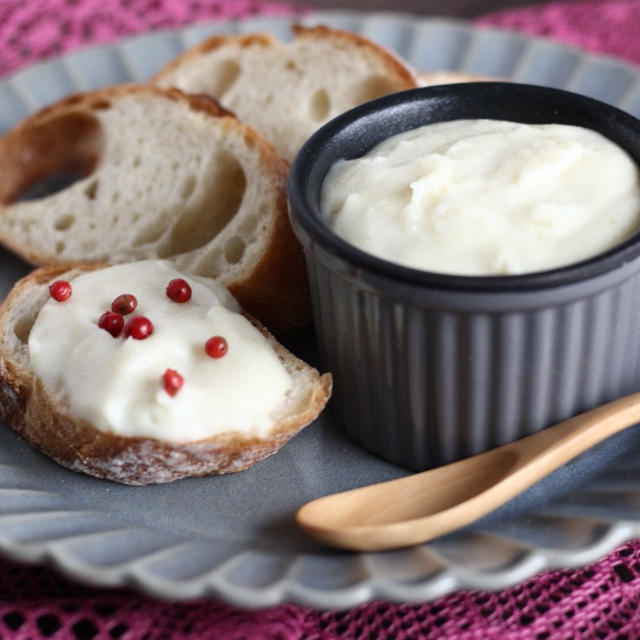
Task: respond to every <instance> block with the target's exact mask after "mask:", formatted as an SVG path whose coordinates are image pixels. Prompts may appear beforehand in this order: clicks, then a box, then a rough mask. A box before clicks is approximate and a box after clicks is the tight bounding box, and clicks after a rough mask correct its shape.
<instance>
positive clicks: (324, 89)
mask: <svg viewBox="0 0 640 640" xmlns="http://www.w3.org/2000/svg"><path fill="white" fill-rule="evenodd" d="M293 32H294V36H295V37H294V40H293V41H292V42H291V43H289V44H284V43H282V42H280V41H279V40H277V39H276V38H275V37H273V36H271V35H268V34H263V33H252V34H246V35H238V36H214V37H212V38H210V39H209V40H206V41H205V42H203V43H202V44H200V45H198V46H196V47H195V48H193V49H191V50H189V51H187V52H185V53H183V54H182V55H181V56H179V57H178V58H177V59H176V60H174V61H173V62H171V63H170V64H169V65H168V66H166V67H165V68H164V69H162V70H161V71H160V72H159V73H157V74H156V75H155V76H154V78H153V79H152V82H155V84H157V85H158V86H161V87H178V88H179V89H182V90H183V91H188V92H191V93H204V94H207V95H210V96H212V97H214V98H216V100H220V102H221V103H222V104H223V105H224V106H225V107H227V108H229V109H231V110H232V111H233V112H234V113H236V114H237V115H238V117H239V118H240V119H241V120H242V121H243V122H246V123H248V124H250V125H251V126H252V127H254V128H255V129H256V130H257V131H259V132H260V133H261V134H262V135H263V136H264V137H265V138H267V140H270V141H271V142H272V143H273V144H274V145H275V147H276V149H277V150H278V151H279V153H280V154H281V155H282V156H283V157H284V158H286V159H287V160H289V161H291V160H292V159H293V157H294V156H295V154H296V152H297V151H298V149H299V148H300V146H301V145H302V143H303V142H304V141H305V140H306V139H307V138H308V137H309V136H310V135H311V134H312V133H313V132H314V131H315V130H316V129H317V128H319V127H320V126H321V125H322V124H324V123H325V122H327V121H328V120H330V119H331V118H333V117H335V116H337V115H338V114H340V113H342V112H343V111H346V110H347V109H350V108H352V107H355V106H356V105H358V104H361V103H362V102H367V101H368V100H372V99H373V98H377V97H379V96H382V95H385V94H387V93H392V92H394V91H401V90H403V89H412V88H414V87H416V86H418V83H417V80H416V78H415V76H414V74H413V72H412V71H411V70H410V69H409V68H408V67H407V66H405V64H403V63H402V62H400V61H399V60H398V59H397V58H396V57H395V56H393V55H392V54H391V53H390V52H388V51H387V50H386V49H384V48H382V47H380V46H379V45H377V44H375V43H373V42H371V41H370V40H367V39H366V38H363V37H361V36H359V35H356V34H354V33H348V32H346V31H338V30H334V29H329V28H327V27H324V26H317V27H314V28H305V27H301V26H295V27H293Z"/></svg>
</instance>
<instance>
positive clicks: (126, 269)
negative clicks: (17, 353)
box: [29, 261, 292, 442]
mask: <svg viewBox="0 0 640 640" xmlns="http://www.w3.org/2000/svg"><path fill="white" fill-rule="evenodd" d="M174 278H184V279H185V280H186V281H187V282H188V283H189V284H190V285H191V288H192V296H191V300H190V301H189V302H186V303H176V302H173V301H172V300H170V299H169V298H168V297H167V295H166V293H165V289H166V286H167V284H168V283H169V281H170V280H172V279H174ZM71 284H72V286H73V294H72V296H71V298H70V299H69V300H67V301H66V302H62V303H60V302H56V301H54V300H52V299H50V300H49V301H48V302H47V303H46V304H45V305H44V306H43V307H42V309H41V311H40V313H39V314H38V317H37V319H36V322H35V324H34V326H33V329H32V331H31V334H30V336H29V354H30V358H31V365H32V367H33V370H34V372H35V374H36V375H37V376H38V377H40V378H41V379H42V381H43V382H44V383H45V384H46V385H47V386H48V387H49V388H50V389H52V390H53V392H54V393H55V394H56V397H57V398H58V399H59V400H60V401H61V402H62V403H64V404H65V405H66V406H68V407H69V412H70V413H71V415H73V416H74V417H76V418H79V419H82V420H86V421H87V422H89V423H90V424H92V425H93V426H95V427H96V428H98V429H100V430H102V431H106V432H110V433H114V434H119V435H124V436H139V437H147V438H155V439H159V440H166V441H171V442H189V441H194V440H200V439H203V438H208V437H210V436H212V435H215V434H218V433H222V432H227V431H242V432H244V433H250V434H253V435H258V436H259V435H261V434H263V433H264V432H265V431H266V430H268V429H269V428H270V427H271V426H273V424H274V418H273V415H272V414H273V411H274V409H276V407H278V405H280V404H281V403H282V402H283V401H284V398H285V395H286V393H287V390H288V389H289V388H290V387H291V384H292V380H291V376H290V375H289V374H288V372H287V371H286V369H285V367H284V365H283V364H282V362H281V361H280V359H279V358H278V357H277V355H276V354H275V352H274V350H273V348H272V347H271V345H270V344H269V342H268V341H267V339H266V338H265V337H264V336H263V335H262V334H261V333H260V332H259V331H258V330H257V329H256V328H255V327H254V326H253V325H252V324H251V323H250V322H249V321H248V320H247V319H246V318H245V317H244V316H242V315H241V314H240V313H238V312H239V311H240V309H239V306H238V304H237V302H236V301H235V299H234V298H233V297H232V296H231V294H230V293H229V292H228V291H227V290H226V289H225V288H224V287H223V286H222V285H220V284H218V283H216V282H215V281H213V280H209V279H204V278H197V277H194V276H186V275H181V274H180V273H178V272H176V271H175V270H174V269H173V268H172V267H171V266H170V265H169V264H168V263H166V262H158V261H147V262H139V263H134V264H126V265H120V266H114V267H110V268H107V269H101V270H98V271H92V272H90V273H86V274H84V275H80V276H78V277H76V278H74V279H73V280H72V281H71ZM123 293H130V294H133V295H134V296H135V297H136V298H137V300H138V307H137V309H136V310H135V312H134V313H133V314H132V315H143V316H145V317H147V318H149V319H150V320H151V322H152V324H153V326H154V331H153V333H152V335H151V336H149V337H148V338H146V339H144V340H136V339H133V338H127V339H124V337H122V336H120V337H118V338H113V337H112V336H111V335H110V334H109V333H108V332H107V331H106V330H103V329H100V328H99V327H98V325H97V323H98V319H99V318H100V316H101V315H102V313H103V312H104V311H105V310H107V309H109V308H110V305H111V302H112V301H113V300H114V299H115V298H116V296H118V295H120V294H123ZM126 317H128V316H126ZM126 317H125V318H126ZM215 335H219V336H223V337H224V338H225V339H226V340H227V343H228V351H227V353H226V355H225V356H224V357H222V358H218V359H213V358H211V357H209V356H207V354H206V353H205V350H204V345H205V343H206V341H207V340H208V339H209V338H211V337H212V336H215ZM167 369H174V370H177V371H178V372H179V373H180V375H181V376H183V378H184V385H183V387H182V388H181V389H180V391H179V392H178V393H177V394H176V395H175V396H173V397H171V396H170V395H169V394H168V393H167V392H166V391H165V389H164V386H163V384H162V382H161V378H162V375H163V374H164V372H165V371H166V370H167Z"/></svg>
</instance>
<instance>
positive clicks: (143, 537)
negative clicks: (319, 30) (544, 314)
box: [0, 12, 640, 608]
mask: <svg viewBox="0 0 640 640" xmlns="http://www.w3.org/2000/svg"><path fill="white" fill-rule="evenodd" d="M319 21H321V22H323V23H325V24H329V25H332V26H337V27H341V28H346V29H351V30H354V31H358V32H361V33H364V34H365V35H367V36H369V37H371V38H373V39H374V40H377V41H378V42H381V43H382V44H385V45H387V46H389V47H391V48H392V49H394V50H396V51H397V52H399V53H400V54H402V55H404V56H405V57H406V58H408V59H409V61H410V62H412V63H413V64H414V65H415V66H416V67H417V68H419V69H422V70H435V69H462V70H465V71H469V72H475V73H480V74H485V75H496V76H503V77H508V78H512V79H515V80H518V81H522V82H531V83H538V84H547V85H551V86H557V87H564V88H568V89H571V90H574V91H578V92H582V93H586V94H588V95H591V96H594V97H596V98H600V99H603V100H606V101H609V102H612V103H614V104H617V105H619V106H621V107H623V108H624V109H627V110H628V111H631V112H632V113H635V114H636V115H640V75H639V74H638V72H637V71H635V70H634V69H633V68H631V67H630V66H627V65H624V64H621V63H620V62H616V61H614V60H611V59H606V58H599V57H592V56H587V55H585V54H583V53H581V52H579V51H576V50H573V49H569V48H565V47H562V46H559V45H556V44H552V43H550V42H544V41H540V40H532V39H527V38H523V37H520V36H517V35H512V34H508V33H504V32H500V31H494V30H477V29H474V28H472V27H470V26H469V25H467V24H464V23H458V22H450V21H444V20H431V19H424V20H421V19H418V18H415V17H408V16H400V15H392V14H384V15H383V14H369V15H364V14H353V13H335V12H334V13H322V14H315V15H314V16H312V17H309V18H308V19H307V22H309V23H315V22H319ZM288 26H289V22H288V20H286V19H280V18H279V19H253V20H247V21H244V22H240V23H217V24H204V25H197V26H194V27H189V28H187V29H183V30H181V31H177V32H172V33H154V34H150V35H145V36H141V37H137V38H132V39H130V40H126V41H123V42H121V43H120V44H117V45H114V46H110V47H101V48H94V49H87V50H85V51H80V52H78V53H74V54H72V55H69V56H65V57H63V58H59V59H57V60H53V61H51V62H47V63H44V64H39V65H36V66H34V67H31V68H29V69H26V70H25V71H22V72H20V73H18V74H16V75H14V76H13V77H11V78H9V79H8V80H5V81H4V82H2V83H0V132H2V131H4V130H6V129H8V128H9V127H10V126H12V125H13V124H14V123H15V122H16V121H17V120H19V119H20V118H22V117H23V116H25V115H26V114H27V113H29V112H30V111H32V110H34V109H35V108H37V107H40V106H41V105H44V104H46V103H48V102H51V101H53V100H55V99H57V98H59V97H61V96H63V95H65V94H67V93H69V92H71V91H77V90H82V89H91V88H94V87H99V86H102V85H106V84H109V83H114V82H122V81H127V80H144V79H146V78H147V77H148V76H149V75H150V74H151V73H152V72H154V71H155V70H156V69H157V68H158V67H160V66H161V65H162V64H164V63H165V62H167V61H168V60H170V59H171V58H172V57H174V56H175V55H176V54H177V53H179V52H180V51H182V50H183V49H184V48H185V47H188V46H190V45H192V44H194V43H196V42H198V41H200V40H201V39H203V38H204V37H205V36H207V35H209V34H212V33H218V32H223V33H227V32H237V31H253V30H256V29H266V30H268V31H271V32H274V33H276V34H277V35H279V36H281V37H284V38H286V37H287V36H288ZM26 272H27V267H26V266H25V265H24V264H22V263H20V262H19V261H18V260H17V259H15V258H14V257H12V256H11V255H9V254H7V253H2V252H0V296H2V297H3V296H4V295H5V294H6V292H7V291H8V290H9V288H10V286H11V284H12V283H13V282H14V281H15V280H16V278H18V277H19V276H21V275H23V274H25V273H26ZM290 346H292V348H293V349H294V350H295V351H297V352H298V353H299V354H300V355H302V356H303V357H306V358H308V359H310V360H312V361H313V359H314V356H315V354H314V350H313V340H312V339H311V336H310V335H308V334H301V335H299V336H297V337H296V338H294V339H293V341H292V344H291V345H290ZM635 452H640V433H637V432H635V430H631V431H629V432H627V433H624V434H620V435H619V436H617V437H616V438H614V439H612V440H610V441H608V442H607V443H605V444H604V445H601V446H599V447H598V448H597V449H595V450H593V451H591V452H590V453H588V454H586V455H585V456H583V457H582V458H580V459H578V460H576V461H575V462H573V463H572V464H570V465H568V466H567V467H565V468H564V469H562V470H561V471H559V472H557V473H556V474H554V475H553V476H551V477H550V478H548V479H547V480H546V481H544V482H542V483H540V484H539V485H537V486H536V487H534V488H533V489H532V490H530V491H529V492H527V493H526V494H525V495H524V496H521V497H520V498H519V499H517V500H515V501H513V502H512V503H510V504H509V505H507V506H505V507H504V508H503V509H501V510H500V511H499V512H497V513H495V514H493V515H492V516H491V517H489V518H486V519H485V520H483V521H481V522H480V523H478V524H477V525H476V526H475V527H473V528H470V529H468V530H465V531H463V532H460V533H458V534H456V535H453V536H449V537H447V538H444V539H441V540H438V541H436V542H434V543H431V544H428V545H423V546H419V547H416V548H412V549H407V550H403V551H394V552H387V553H364V554H356V553H342V552H335V551H332V550H329V549H326V548H322V547H320V546H319V545H316V544H315V543H313V542H311V541H309V540H307V539H306V538H305V537H304V536H302V535H301V534H300V533H298V532H297V530H296V529H295V527H294V525H293V522H292V515H293V513H294V511H295V509H296V508H297V507H298V506H299V505H301V504H302V503H303V502H305V501H307V500H310V499H312V498H315V497H318V496H320V495H323V494H326V493H330V492H333V491H338V490H343V489H347V488H351V487H355V486H358V485H362V484H366V483H371V482H374V481H379V480H384V479H389V478H394V477H398V476H400V475H402V474H403V473H405V472H403V471H402V470H401V469H399V468H396V467H394V466H392V465H390V464H387V463H385V462H382V461H380V460H377V459H376V458H374V457H372V456H370V455H368V454H367V453H365V452H363V451H362V450H361V449H359V448H358V447H357V446H355V445H354V444H353V443H352V442H350V441H349V439H348V438H347V437H346V436H344V435H342V434H341V432H340V431H339V430H338V429H337V428H336V426H335V425H334V424H332V421H331V417H330V416H329V415H325V416H323V417H322V418H321V419H320V420H318V421H317V422H316V423H315V424H314V425H312V426H310V427H309V428H308V429H306V430H305V431H304V432H303V433H302V434H301V435H300V436H298V437H296V438H295V439H294V440H293V441H292V442H291V443H289V444H288V445H287V446H286V447H285V448H284V449H283V450H282V451H281V452H280V453H278V455H276V456H274V457H272V458H270V459H268V460H266V461H264V462H262V463H260V464H258V465H257V466H256V467H254V468H253V469H252V470H250V471H246V472H244V473H240V474H236V475H232V476H227V477H219V478H216V477H211V478H199V479H189V480H182V481H179V482H175V483H173V484H170V485H163V486H151V487H145V488H131V487H125V486H120V485H116V484H112V483H109V482H103V481H100V480H96V479H94V478H90V477H86V476H82V475H78V474H75V473H72V472H70V471H67V470H65V469H63V468H61V467H59V466H57V465H56V464H54V463H53V462H51V461H50V460H48V459H47V458H45V457H43V456H41V455H40V454H38V453H37V452H36V451H34V450H33V449H32V448H31V447H30V446H29V445H28V444H26V443H25V442H24V441H23V440H22V439H20V438H18V437H17V436H15V435H14V434H13V433H12V432H11V431H10V430H9V429H8V428H6V427H3V428H0V549H2V551H3V552H4V553H5V554H6V555H8V556H10V557H12V558H15V559H18V560H26V561H33V562H42V561H48V562H51V563H53V564H54V565H55V566H57V567H58V568H59V569H60V570H61V571H62V572H63V573H66V574H68V575H70V576H72V577H74V578H76V579H79V580H82V581H84V582H87V583H92V584H96V585H103V586H106V585H125V584H132V585H135V586H137V587H139V588H140V589H142V590H144V591H146V592H149V593H152V594H155V595H158V596H162V597H165V598H171V599H179V598H191V597H201V596H211V597H217V598H221V599H223V600H225V601H227V602H230V603H234V604H238V605H242V606H246V607H265V606H269V605H274V604H277V603H280V602H285V601H293V602H298V603H302V604H308V605H312V606H315V607H321V608H328V607H347V606H352V605H355V604H358V603H361V602H365V601H368V600H371V599H376V598H386V599H390V600H396V601H423V600H428V599H431V598H435V597H438V596H440V595H443V594H445V593H448V592H450V591H453V590H455V589H461V588H467V587H471V588H478V589H497V588H500V587H506V586H508V585H512V584H514V583H517V582H519V581H522V580H524V579H525V578H527V577H529V576H531V575H533V574H534V573H536V572H538V571H541V570H543V569H545V568H549V567H571V566H578V565H582V564H585V563H587V562H591V561H593V560H596V559H597V558H599V557H601V556H602V555H603V554H605V553H607V552H608V551H609V550H611V549H612V548H613V547H615V546H616V545H617V544H619V543H620V542H622V541H623V540H626V539H629V538H632V537H636V536H640V462H639V461H637V460H636V459H635V457H636V456H635V455H634V454H635Z"/></svg>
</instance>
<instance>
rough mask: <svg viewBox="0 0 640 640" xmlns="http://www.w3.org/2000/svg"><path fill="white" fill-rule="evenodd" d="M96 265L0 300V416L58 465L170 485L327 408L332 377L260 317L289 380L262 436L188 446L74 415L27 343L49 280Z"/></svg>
mask: <svg viewBox="0 0 640 640" xmlns="http://www.w3.org/2000/svg"><path fill="white" fill-rule="evenodd" d="M96 268H100V266H99V265H52V266H47V267H43V268H40V269H37V270H36V271H34V272H32V273H30V274H29V275H27V276H26V277H25V278H23V279H22V280H20V281H19V282H18V283H17V284H16V285H15V287H14V288H13V289H12V291H11V292H10V294H9V296H8V297H7V299H6V300H5V301H4V302H3V304H2V305H0V420H4V421H5V422H7V424H9V425H10V426H11V427H12V428H13V429H14V430H15V431H16V432H18V433H19V434H20V435H21V436H23V437H24V438H25V439H26V440H27V441H28V442H30V443H31V444H32V445H34V446H35V447H36V448H38V449H39V450H40V451H42V452H43V453H45V454H46V455H48V456H49V457H51V458H52V459H53V460H55V461H56V462H58V463H60V464H62V465H63V466H65V467H68V468H69V469H72V470H74V471H81V472H84V473H87V474H89V475H93V476H97V477H99V478H105V479H109V480H113V481H116V482H121V483H124V484H132V485H141V484H150V483H162V482H171V481H173V480H176V479H178V478H183V477H186V476H201V475H206V474H225V473H232V472H235V471H241V470H243V469H246V468H248V467H250V466H252V465H253V464H255V463H256V462H258V461H259V460H262V459H263V458H265V457H267V456H269V455H271V454H273V453H275V452H276V451H277V450H278V449H279V448H280V447H281V446H282V445H284V444H285V443H286V442H287V441H288V440H289V439H290V438H291V437H293V436H294V435H295V434H296V433H298V431H300V430H301V429H302V428H303V427H304V426H306V425H307V424H309V423H310V422H312V421H313V420H314V419H315V418H316V417H317V416H318V414H319V413H320V412H321V411H322V409H323V408H324V406H325V404H326V402H327V400H328V398H329V396H330V394H331V376H330V375H329V374H324V375H322V376H321V375H319V373H318V372H317V371H316V370H315V369H313V368H312V367H310V366H309V365H307V364H305V363H304V362H302V361H301V360H299V359H298V358H296V357H295V356H293V355H292V354H291V353H290V352H288V351H287V350H286V349H285V348H284V347H282V346H281V345H280V344H279V343H277V342H276V340H275V339H274V338H273V337H272V336H271V335H270V334H269V333H268V331H267V330H266V329H264V327H262V326H261V325H260V324H259V323H258V322H257V321H255V320H253V319H252V318H250V319H251V320H252V322H254V324H255V325H256V326H257V327H258V328H259V329H260V331H262V333H263V334H264V335H265V336H266V337H267V339H268V340H269V341H270V343H271V345H272V346H273V348H274V350H275V352H276V354H277V356H278V357H279V359H280V361H281V362H282V363H283V365H284V366H285V368H286V369H287V371H288V372H289V373H290V374H291V376H292V378H293V380H294V387H293V389H292V390H291V391H290V393H289V394H288V397H287V399H286V400H285V402H283V404H282V406H281V407H280V408H279V409H278V410H277V418H278V420H277V423H276V424H275V425H274V426H273V427H272V428H271V430H270V431H269V433H268V435H267V436H266V437H264V438H260V437H255V436H252V435H247V434H243V433H239V432H228V433H222V434H219V435H216V436H212V437H211V438H208V439H205V440H199V441H197V442H187V443H173V442H163V441H161V440H155V439H151V438H133V437H123V436H118V435H115V434H111V433H107V432H104V431H100V430H98V429H96V428H95V427H93V426H92V425H90V424H88V423H87V422H84V421H82V420H78V419H76V418H74V416H73V415H71V414H70V413H69V411H68V408H66V407H65V406H62V405H61V404H60V402H59V401H58V400H56V398H55V397H54V396H53V394H52V392H51V391H50V390H49V389H47V388H46V386H45V385H44V384H43V383H42V381H41V380H40V379H39V378H38V377H37V376H36V375H35V374H34V373H33V371H32V370H31V368H30V365H29V355H28V347H27V341H28V337H29V333H30V330H31V327H32V326H33V323H34V321H35V318H36V316H37V313H38V311H39V310H40V308H41V307H42V305H43V304H44V303H45V302H46V301H47V299H48V297H49V293H48V284H49V283H50V282H51V281H52V280H55V279H58V278H63V279H66V280H69V281H71V282H72V281H73V278H75V277H77V275H79V274H81V273H84V272H87V271H90V270H93V269H96Z"/></svg>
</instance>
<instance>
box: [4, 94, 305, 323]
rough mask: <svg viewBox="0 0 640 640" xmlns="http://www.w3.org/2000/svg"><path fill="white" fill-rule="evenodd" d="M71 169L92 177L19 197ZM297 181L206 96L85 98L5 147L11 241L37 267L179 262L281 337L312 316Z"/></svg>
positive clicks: (13, 135) (54, 109)
mask: <svg viewBox="0 0 640 640" xmlns="http://www.w3.org/2000/svg"><path fill="white" fill-rule="evenodd" d="M70 170H71V171H77V172H80V173H81V174H83V175H85V177H84V178H82V179H80V180H78V181H76V182H75V183H73V184H72V185H71V186H68V187H67V188H65V189H63V190H62V191H58V192H57V193H54V194H52V195H49V196H46V197H44V198H40V199H37V200H28V201H20V202H17V201H16V200H17V199H18V198H19V197H20V195H21V194H22V193H24V192H25V191H26V190H27V189H28V188H29V187H30V186H32V185H33V184H34V183H37V182H38V181H40V180H42V179H43V178H45V177H48V176H51V175H54V174H56V173H59V172H61V171H70ZM287 173H288V167H287V164H286V163H285V162H284V161H283V160H282V159H281V158H280V157H279V156H278V154H277V153H276V151H275V150H274V148H273V147H272V146H271V144H269V143H268V142H267V141H265V140H264V139H262V138H261V137H260V136H259V135H258V134H257V133H255V132H254V131H253V130H252V129H250V128H249V127H247V126H246V125H244V124H241V123H240V122H238V120H237V119H236V118H235V117H234V116H233V115H232V114H230V113H229V112H228V111H225V110H224V109H222V108H221V107H220V106H218V105H217V104H216V103H215V101H213V100H211V99H210V98H207V97H205V96H187V95H184V94H183V93H181V92H180V91H177V90H169V91H165V90H162V89H158V88H155V87H147V86H133V85H126V86H120V87H114V88H109V89H102V90H98V91H94V92H91V93H86V94H79V95H75V96H72V97H69V98H67V99H65V100H62V101H60V102H58V103H56V104H54V105H52V106H50V107H47V108H46V109H43V110H42V111H40V112H39V113H36V114H35V115H32V116H31V117H29V118H27V119H26V120H25V121H23V122H22V123H21V124H19V125H18V126H17V127H16V128H15V129H13V130H12V131H10V132H9V133H8V134H7V135H6V136H4V138H2V139H0V242H2V243H3V244H5V245H6V246H7V247H9V248H10V249H12V250H13V251H15V252H16V253H18V254H19V255H21V256H22V257H23V258H25V259H26V260H28V261H30V262H31V263H33V264H36V265H43V264H62V263H65V264H69V263H80V262H110V263H120V262H132V261H136V260H143V259H151V258H164V259H170V260H172V261H173V262H174V263H175V265H176V266H177V267H178V269H180V270H181V271H185V272H187V273H190V274H194V275H201V276H211V277H215V278H217V279H218V280H219V281H220V282H221V283H222V284H224V285H225V286H227V287H228V288H229V289H230V290H231V292H232V293H233V294H234V295H235V296H236V298H238V300H239V301H240V304H241V305H242V306H243V308H245V309H246V310H247V311H249V312H250V313H252V314H253V315H255V316H256V317H258V318H259V319H260V320H261V321H262V322H264V323H265V324H266V325H267V326H268V327H269V328H270V329H271V330H273V331H276V332H278V331H282V330H284V329H287V328H290V327H294V326H299V325H302V324H304V323H305V322H306V321H307V320H308V319H309V317H310V306H309V298H308V292H307V284H306V274H305V269H304V259H303V253H302V249H301V247H300V245H299V243H298V242H297V240H296V238H295V236H294V234H293V231H292V230H291V227H290V225H289V221H288V218H287V195H286V180H287Z"/></svg>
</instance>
